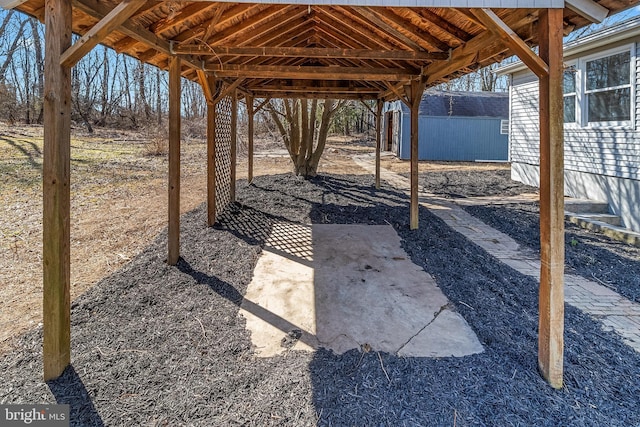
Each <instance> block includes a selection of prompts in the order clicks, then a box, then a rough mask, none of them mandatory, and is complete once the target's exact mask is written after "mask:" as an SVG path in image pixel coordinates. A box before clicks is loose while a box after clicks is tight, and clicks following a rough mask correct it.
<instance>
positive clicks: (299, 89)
mask: <svg viewBox="0 0 640 427" xmlns="http://www.w3.org/2000/svg"><path fill="white" fill-rule="evenodd" d="M251 87H252V88H253V87H254V86H251ZM255 90H257V91H260V92H262V93H268V92H285V91H286V92H291V93H300V94H308V93H335V94H340V93H363V94H376V93H378V92H379V90H378V89H375V88H369V87H348V86H314V85H312V84H309V85H305V86H293V85H291V86H286V85H273V86H255Z"/></svg>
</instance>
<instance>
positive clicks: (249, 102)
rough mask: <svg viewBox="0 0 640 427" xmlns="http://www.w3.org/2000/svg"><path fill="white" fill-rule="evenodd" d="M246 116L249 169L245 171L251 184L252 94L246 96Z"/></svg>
mask: <svg viewBox="0 0 640 427" xmlns="http://www.w3.org/2000/svg"><path fill="white" fill-rule="evenodd" d="M246 101H247V116H249V126H248V127H249V129H248V134H249V135H248V139H249V142H248V148H247V151H248V153H247V164H248V168H249V170H248V171H247V181H248V182H249V184H251V181H253V116H254V111H253V96H247V97H246Z"/></svg>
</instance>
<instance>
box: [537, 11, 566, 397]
mask: <svg viewBox="0 0 640 427" xmlns="http://www.w3.org/2000/svg"><path fill="white" fill-rule="evenodd" d="M538 38H539V43H540V57H541V58H542V60H544V61H545V62H546V63H547V64H548V66H549V75H548V76H547V77H543V78H541V79H540V258H541V259H540V265H541V271H540V295H539V297H540V303H539V310H540V313H539V316H540V319H539V330H538V366H539V368H540V372H541V374H542V375H543V377H544V378H545V379H546V380H547V381H548V382H549V383H550V384H551V386H552V387H555V388H560V387H562V372H563V347H564V337H563V335H564V175H563V174H564V147H563V132H564V130H563V98H562V77H563V65H562V9H548V10H543V11H541V12H540V24H539V37H538Z"/></svg>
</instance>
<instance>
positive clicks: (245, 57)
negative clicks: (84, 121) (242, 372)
mask: <svg viewBox="0 0 640 427" xmlns="http://www.w3.org/2000/svg"><path fill="white" fill-rule="evenodd" d="M637 3H638V2H637V1H636V0H599V1H595V0H566V1H565V0H507V1H505V0H395V1H394V2H393V6H385V0H307V1H306V2H304V3H302V2H300V1H297V0H282V1H279V0H273V1H249V2H244V1H243V2H238V3H231V2H215V1H209V0H194V1H154V0H0V5H1V6H3V7H5V8H11V7H15V8H16V9H18V10H20V11H22V12H25V13H27V14H29V15H32V16H35V17H36V18H38V19H39V20H41V21H43V22H44V23H45V26H46V43H45V44H46V58H45V100H44V102H45V104H44V112H45V126H44V165H43V197H44V213H43V249H44V252H43V259H44V261H43V264H44V266H43V267H44V274H43V285H44V320H43V323H44V343H43V358H44V378H45V380H49V379H53V378H56V377H58V376H59V375H61V374H62V372H63V371H64V369H65V368H66V367H67V366H68V365H69V364H70V360H71V357H70V353H71V351H70V292H69V290H70V255H69V254H70V232H69V230H70V185H69V183H70V109H71V102H70V100H71V79H70V76H71V72H70V71H71V68H72V67H73V66H74V64H76V63H77V62H78V61H79V60H80V59H81V58H82V57H83V56H84V55H86V54H87V53H88V52H89V51H90V50H91V49H92V48H93V47H95V46H96V45H97V44H99V43H101V44H104V45H106V46H109V47H111V48H113V49H114V50H115V51H117V52H121V53H125V54H127V55H130V56H132V57H135V58H138V59H140V60H141V61H143V62H146V63H149V64H152V65H155V66H157V67H159V68H161V69H164V70H168V71H169V116H170V120H169V123H170V124H169V147H170V148H169V189H168V191H169V203H168V211H169V228H168V230H169V232H168V239H169V243H168V258H167V262H168V263H169V264H175V263H176V262H177V261H178V258H179V254H180V245H179V239H180V236H179V225H180V224H179V219H180V218H179V217H180V209H179V205H180V78H181V77H185V78H187V79H191V80H194V81H197V82H199V83H200V84H201V86H202V89H203V92H204V95H205V98H206V100H207V103H208V106H209V109H208V111H209V113H208V119H209V124H210V126H208V144H207V145H208V153H207V161H208V165H209V167H208V171H209V178H208V194H209V196H208V204H209V215H208V221H209V223H210V224H212V223H213V222H214V221H215V209H216V202H215V197H216V190H215V177H214V175H215V165H214V162H215V149H216V135H215V125H212V123H213V122H214V121H215V115H216V109H215V106H216V104H217V102H218V101H220V100H221V99H222V98H223V97H225V96H229V95H231V98H232V99H233V100H234V105H233V109H234V110H235V102H237V101H236V100H237V98H238V96H242V97H245V98H246V100H247V107H248V112H249V117H250V154H251V148H252V145H251V137H252V131H251V129H252V118H253V113H254V111H255V110H256V109H259V108H260V107H261V104H259V105H257V106H256V108H254V100H264V99H269V98H337V99H357V100H376V101H377V109H376V110H377V116H376V119H377V120H376V122H377V128H378V132H377V150H376V153H377V158H376V186H379V183H380V175H379V168H380V159H379V152H380V149H379V148H380V116H381V112H382V104H383V102H384V101H388V100H395V99H400V100H402V101H403V102H404V103H406V104H407V105H408V106H409V107H410V110H411V204H410V225H411V228H412V229H415V228H417V227H418V119H417V117H418V115H417V110H418V106H419V102H420V99H421V96H422V92H423V91H424V89H425V88H426V87H428V86H432V85H435V84H438V83H440V82H443V81H447V80H450V79H453V78H455V77H457V76H460V75H463V74H465V73H468V72H470V71H472V70H475V69H477V68H480V67H483V66H486V65H489V64H491V63H494V62H498V61H500V60H502V59H503V58H505V57H508V56H511V55H514V54H515V55H518V57H520V59H521V60H522V61H523V62H524V63H525V64H526V65H527V66H528V67H529V68H530V69H531V70H532V71H533V72H534V73H535V74H536V75H537V76H538V77H539V81H540V165H541V166H540V177H541V178H540V223H541V224H540V225H541V227H540V240H541V272H540V291H539V298H540V304H539V351H538V363H539V368H540V371H541V374H542V375H543V376H544V378H545V379H546V380H547V381H549V383H550V384H551V385H552V386H553V387H561V386H562V372H563V329H564V292H563V270H564V226H563V222H564V198H563V185H564V184H563V182H564V181H563V97H562V76H563V63H562V37H563V36H564V35H565V34H567V33H569V32H571V31H572V30H573V29H575V28H577V27H581V26H584V25H587V24H589V23H590V22H598V21H601V20H602V19H604V18H605V17H606V16H607V15H608V14H610V13H615V12H617V11H620V10H623V9H625V8H628V7H630V6H633V5H635V4H637ZM505 5H509V7H508V8H505ZM72 33H76V34H78V35H80V36H81V37H80V38H79V39H78V40H77V41H76V42H75V43H72V37H71V35H72ZM534 45H538V46H539V51H538V54H536V53H534V51H533V50H532V49H531V47H532V46H534ZM232 113H233V111H232ZM232 124H233V116H232ZM232 129H233V131H232V133H233V132H235V128H232ZM232 154H233V150H232ZM232 157H233V155H232ZM249 157H250V162H251V160H252V157H251V155H250V156H249ZM234 164H235V162H232V169H234V168H235V166H234ZM232 172H233V171H232ZM250 173H251V172H250ZM232 175H234V174H233V173H232ZM234 184H235V183H234ZM233 188H234V187H232V188H231V190H230V191H231V192H233V191H234V190H233Z"/></svg>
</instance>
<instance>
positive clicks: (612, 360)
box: [0, 175, 640, 426]
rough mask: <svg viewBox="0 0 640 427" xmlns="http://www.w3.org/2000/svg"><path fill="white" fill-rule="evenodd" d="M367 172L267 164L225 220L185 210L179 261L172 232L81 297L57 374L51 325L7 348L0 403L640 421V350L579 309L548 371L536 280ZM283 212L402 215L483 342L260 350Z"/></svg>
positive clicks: (235, 421) (275, 419)
mask: <svg viewBox="0 0 640 427" xmlns="http://www.w3.org/2000/svg"><path fill="white" fill-rule="evenodd" d="M372 184H373V179H372V178H371V177H362V176H324V177H318V178H316V179H313V180H308V181H305V180H302V179H297V178H295V177H293V176H290V175H279V176H271V177H258V178H256V179H255V180H254V185H252V186H247V185H246V184H245V183H241V185H240V188H239V189H238V202H239V203H238V204H236V205H235V206H234V207H233V208H232V209H229V210H228V211H227V212H226V213H225V215H224V217H223V218H222V221H221V223H220V225H218V226H216V227H214V228H207V227H206V226H205V225H204V224H205V219H206V208H205V207H204V206H201V207H200V208H198V209H196V210H194V211H192V212H190V213H188V214H187V215H185V216H183V218H182V238H181V242H182V257H183V258H182V259H181V260H180V262H179V264H178V265H177V266H175V267H171V266H168V265H166V264H165V262H164V260H165V254H166V235H161V236H159V237H158V239H157V240H156V241H155V242H153V244H151V245H150V246H149V247H148V248H147V249H146V250H145V251H144V252H143V253H141V254H140V255H139V256H138V257H136V258H135V259H134V260H132V261H131V262H130V263H129V264H128V265H126V266H125V267H124V268H123V269H121V270H120V271H118V272H117V273H116V274H113V275H112V276H109V277H107V278H105V279H104V280H103V281H102V282H100V283H99V284H98V285H96V286H95V287H94V288H92V289H91V290H89V291H88V292H87V293H85V294H84V295H83V296H81V297H80V298H79V299H77V300H76V301H75V302H74V303H73V307H72V353H73V366H72V367H71V368H69V369H68V370H67V371H66V372H65V374H64V375H63V376H62V377H61V378H60V379H58V380H56V381H52V382H49V383H48V384H43V383H42V381H41V364H42V361H41V350H40V346H41V330H34V331H32V332H29V333H27V334H26V335H23V336H22V337H20V339H19V340H18V341H17V342H16V347H15V349H14V350H12V351H11V352H9V353H7V354H5V355H3V356H1V357H0V371H1V372H2V382H0V402H2V403H12V402H28V403H43V402H59V403H68V404H70V405H71V412H72V419H73V422H72V425H78V426H80V425H82V426H92V425H97V426H100V425H114V426H138V425H169V426H175V425H196V426H230V425H250V426H265V425H283V426H304V425H322V426H441V425H442V426H452V425H456V426H470V425H481V426H482V425H497V426H511V425H513V426H516V425H520V426H534V425H535V426H545V425H548V426H559V425H571V426H604V425H607V426H610V425H613V426H618V425H619V426H630V425H631V426H636V425H640V407H639V406H638V396H640V379H639V377H638V376H639V375H640V354H638V353H636V352H634V351H633V350H632V349H630V348H629V347H627V346H626V345H624V344H623V343H622V341H621V339H620V338H619V337H618V336H617V335H615V334H613V333H612V332H607V331H604V330H602V329H601V327H600V325H599V324H598V322H597V321H595V320H594V319H592V318H590V317H589V316H587V315H585V314H583V313H581V312H580V311H578V310H577V309H574V308H572V307H571V306H567V308H566V334H565V337H566V348H565V376H564V381H565V386H564V388H562V389H561V390H553V389H552V388H550V387H549V386H548V385H547V384H546V383H545V382H544V380H542V378H541V377H540V376H539V374H538V372H537V333H536V330H537V283H536V281H535V280H533V279H532V278H530V277H527V276H524V275H521V274H519V273H518V272H517V271H515V270H512V269H510V268H508V267H507V266H505V265H504V264H501V263H499V262H497V261H496V260H495V259H493V258H492V257H490V256H489V255H488V254H487V253H486V252H484V251H483V250H482V249H481V248H479V247H477V246H476V245H474V244H473V243H471V242H470V241H468V240H466V238H465V237H464V236H462V235H461V234H459V233H457V232H454V231H452V230H451V229H450V228H448V227H447V226H446V225H445V224H444V223H443V222H442V221H441V220H440V219H438V218H437V217H435V216H434V215H432V214H431V213H429V212H428V211H427V210H425V209H421V211H420V228H419V230H417V231H410V230H409V225H408V219H409V209H408V200H407V197H406V196H405V195H403V194H402V193H399V192H396V191H394V190H390V189H386V190H385V189H383V190H381V191H378V192H376V191H374V190H373V188H372ZM516 215H517V214H516ZM283 221H285V222H286V221H289V222H294V223H306V224H308V223H310V222H313V223H364V224H391V225H392V226H393V227H394V228H395V229H396V231H397V232H398V234H399V235H400V236H401V238H402V239H403V245H404V248H405V250H406V251H407V253H408V254H409V256H410V257H411V259H412V260H413V261H414V262H415V263H416V264H418V265H420V266H422V267H423V268H424V269H425V270H426V271H427V272H429V273H430V274H431V275H432V276H433V277H434V278H435V279H436V281H437V283H438V285H439V286H440V287H441V288H442V290H443V292H444V293H445V294H446V295H447V297H448V298H449V299H450V301H451V302H452V304H453V305H454V306H455V308H456V309H457V310H458V311H459V312H460V313H461V314H462V316H463V317H464V318H465V319H466V320H467V322H468V323H469V325H470V326H471V327H472V329H473V330H474V331H475V332H476V334H477V336H478V338H479V340H480V342H481V343H482V344H483V345H484V347H485V352H484V353H482V354H477V355H473V356H467V357H463V358H402V357H396V356H394V355H391V354H384V353H377V352H376V351H375V349H374V350H373V351H364V350H363V351H357V350H352V351H350V352H348V353H345V354H343V355H340V356H338V355H335V354H332V353H331V352H329V351H326V350H320V351H317V352H314V353H305V352H295V351H289V352H286V353H285V354H283V355H281V356H277V357H272V358H256V357H254V356H253V355H252V349H251V341H250V336H249V333H248V332H247V331H246V330H245V328H244V321H243V320H242V318H241V317H239V316H238V309H239V304H240V302H241V301H242V298H243V295H244V293H245V290H246V287H247V285H248V283H249V282H250V280H251V276H252V271H253V267H254V265H255V263H256V260H257V259H258V257H259V255H260V252H261V247H262V245H263V242H264V238H265V236H266V232H267V231H268V229H269V227H271V226H272V225H273V224H274V223H276V222H283ZM635 272H636V273H638V270H637V269H636V270H635ZM363 315H366V313H363Z"/></svg>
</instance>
